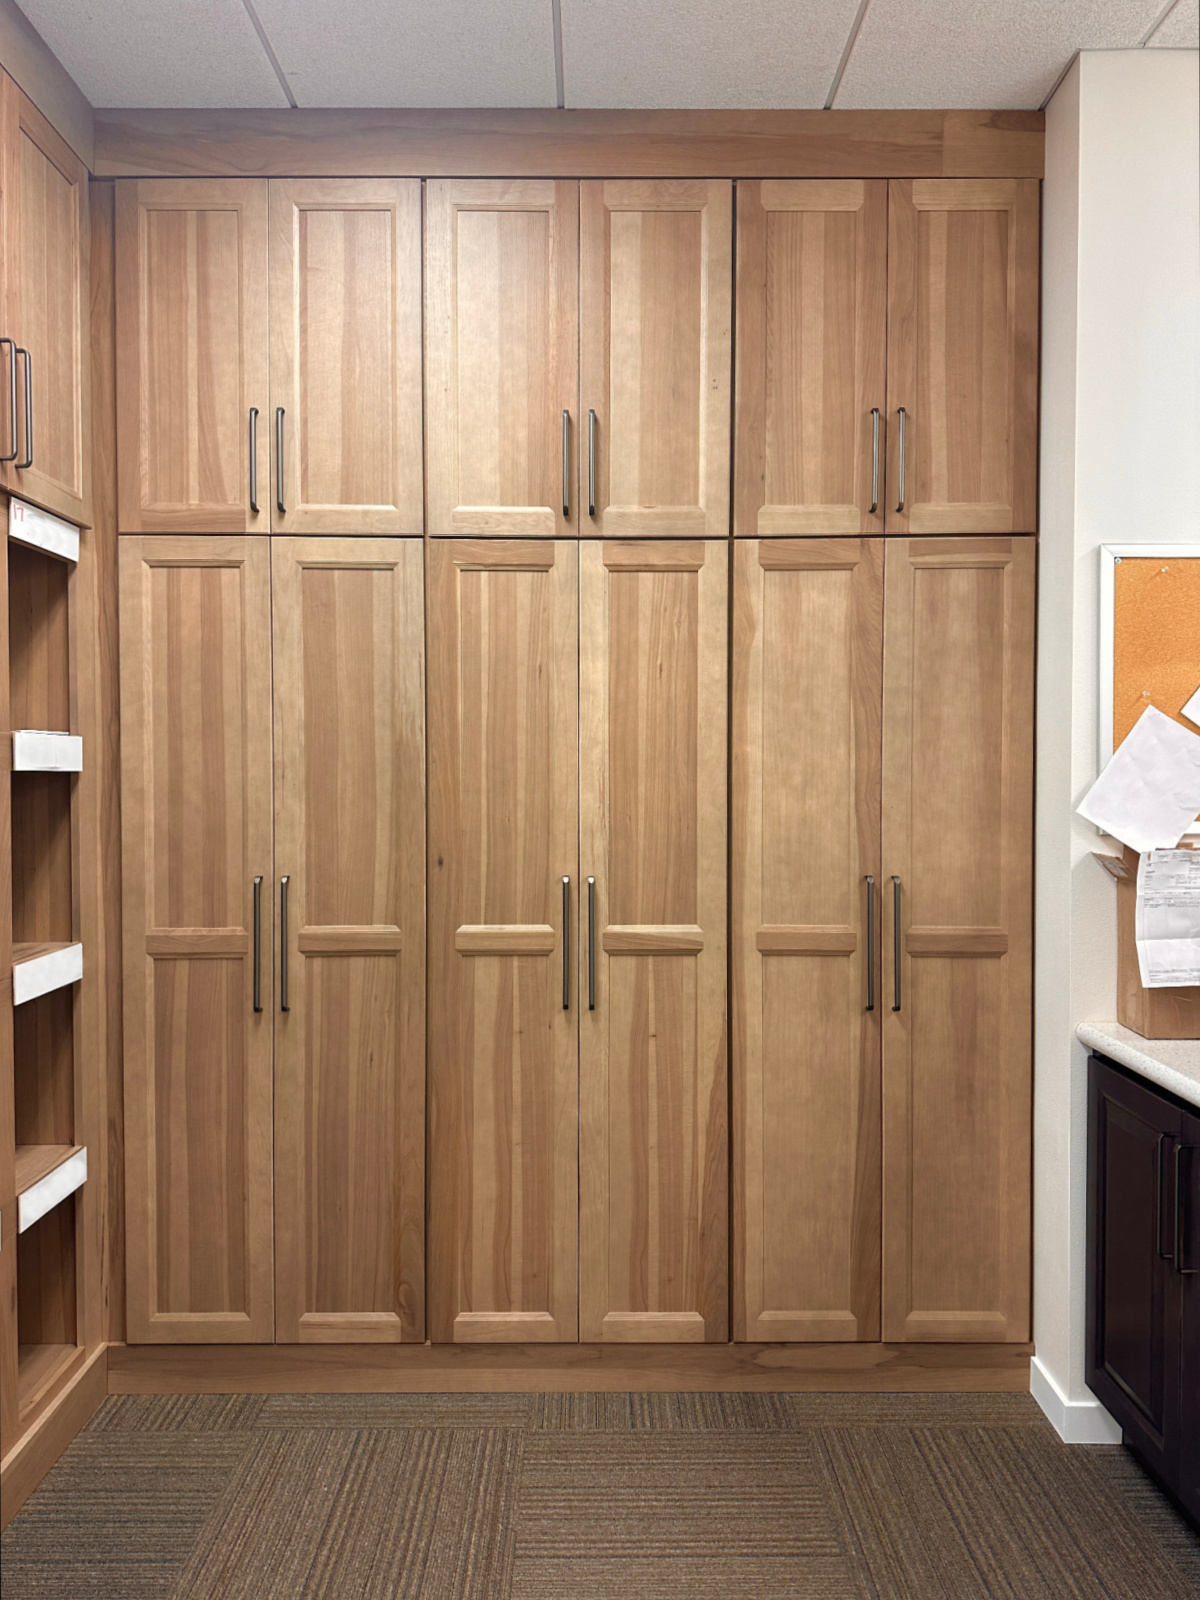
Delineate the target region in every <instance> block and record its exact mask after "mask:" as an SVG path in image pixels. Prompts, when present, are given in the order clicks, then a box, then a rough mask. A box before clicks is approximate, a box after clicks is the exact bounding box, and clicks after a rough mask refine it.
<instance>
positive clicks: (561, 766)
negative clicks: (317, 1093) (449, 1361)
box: [428, 539, 579, 1343]
mask: <svg viewBox="0 0 1200 1600" xmlns="http://www.w3.org/2000/svg"><path fill="white" fill-rule="evenodd" d="M428 549H429V606H428V614H429V776H430V808H429V941H430V950H429V956H430V959H429V1093H430V1107H429V1110H430V1123H429V1151H430V1190H429V1192H430V1218H429V1301H430V1317H429V1321H430V1333H431V1335H432V1337H433V1338H434V1339H435V1340H438V1341H459V1342H467V1343H469V1342H483V1343H488V1342H495V1341H501V1340H504V1341H507V1340H513V1341H516V1342H523V1341H529V1340H550V1341H564V1340H565V1341H570V1340H574V1339H575V1338H576V1336H577V1331H578V1317H577V1312H578V1279H577V1268H578V1254H577V1241H578V1192H579V1191H578V1148H579V1145H578V1115H579V1100H578V1094H579V1062H578V1032H577V1026H578V1015H579V1013H578V1006H579V991H578V985H577V982H576V979H575V976H574V968H573V965H572V963H573V962H574V960H575V939H574V936H573V935H572V934H571V932H570V919H571V918H572V917H573V916H574V914H575V911H576V909H577V905H578V865H577V862H578V848H579V847H578V765H577V753H576V752H577V747H578V732H579V723H578V716H579V706H578V683H579V677H578V671H579V669H578V632H577V619H578V573H579V566H578V559H579V557H578V546H577V545H576V544H575V543H574V542H568V541H562V542H559V541H555V540H550V539H537V540H508V539H486V540H479V541H477V542H476V541H472V540H459V539H434V540H432V541H431V542H430V543H429V547H428ZM564 889H565V891H566V894H565V898H564Z"/></svg>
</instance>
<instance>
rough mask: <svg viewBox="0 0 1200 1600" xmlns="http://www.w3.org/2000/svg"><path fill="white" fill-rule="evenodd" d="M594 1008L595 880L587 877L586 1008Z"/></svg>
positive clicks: (590, 1009)
mask: <svg viewBox="0 0 1200 1600" xmlns="http://www.w3.org/2000/svg"><path fill="white" fill-rule="evenodd" d="M595 1009H596V880H595V878H589V879H588V1010H589V1011H595Z"/></svg>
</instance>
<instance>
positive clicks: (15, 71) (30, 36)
mask: <svg viewBox="0 0 1200 1600" xmlns="http://www.w3.org/2000/svg"><path fill="white" fill-rule="evenodd" d="M0 61H3V62H4V68H5V70H6V71H7V73H8V75H9V76H10V77H11V78H12V80H13V82H14V83H16V84H17V85H18V86H19V87H20V88H21V89H22V90H23V91H24V92H25V94H26V95H27V96H28V97H29V99H30V100H32V101H33V103H34V105H35V106H36V107H37V108H38V110H39V111H40V112H41V113H42V115H43V116H44V117H45V119H46V121H47V122H49V123H50V124H51V125H52V127H53V128H54V130H55V132H56V133H57V134H58V135H59V137H60V138H62V139H64V140H65V141H66V143H67V144H69V145H70V147H71V149H72V150H73V151H74V152H75V154H76V155H77V156H78V157H79V159H80V161H82V162H83V164H84V166H86V167H90V166H91V164H92V160H93V154H94V150H93V122H94V113H93V111H92V107H91V103H90V101H88V100H87V99H86V98H85V97H84V94H83V91H82V90H81V89H80V87H79V85H78V84H77V83H76V82H75V80H74V78H72V77H71V75H70V73H69V72H68V71H67V69H66V68H65V67H64V66H63V64H62V62H61V61H60V60H59V59H58V57H57V56H56V55H54V53H53V52H52V51H51V50H50V47H49V46H48V45H47V44H46V41H45V40H44V39H43V38H42V36H41V34H40V33H38V31H37V29H36V28H35V27H34V26H33V24H32V22H30V21H29V19H28V18H27V17H26V16H25V14H24V13H23V12H22V11H21V10H20V9H19V7H18V6H16V5H15V4H14V0H0Z"/></svg>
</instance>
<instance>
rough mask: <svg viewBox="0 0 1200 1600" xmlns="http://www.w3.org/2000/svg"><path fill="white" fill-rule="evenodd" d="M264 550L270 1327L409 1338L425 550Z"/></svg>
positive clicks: (395, 542)
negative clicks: (271, 939)
mask: <svg viewBox="0 0 1200 1600" xmlns="http://www.w3.org/2000/svg"><path fill="white" fill-rule="evenodd" d="M271 547H272V548H271V567H272V623H273V638H274V707H275V879H274V882H273V884H272V885H271V887H270V890H269V894H270V903H271V912H270V914H271V916H272V918H273V920H274V923H275V927H276V936H277V948H278V950H279V963H280V965H279V972H278V979H277V989H276V1002H277V1003H276V1008H275V1014H274V1019H273V1020H274V1028H275V1263H276V1266H275V1282H276V1336H277V1338H278V1339H279V1340H281V1341H295V1340H303V1341H307V1340H374V1341H382V1342H388V1341H398V1340H413V1339H417V1340H419V1339H423V1338H424V1337H425V1261H424V1216H425V1121H424V1111H425V820H424V819H425V784H424V743H425V740H424V735H425V684H424V672H423V661H424V651H423V641H424V605H423V593H422V588H423V585H422V548H421V544H420V542H419V541H417V540H414V539H365V538H347V539H320V538H314V539H297V538H275V539H272V541H271Z"/></svg>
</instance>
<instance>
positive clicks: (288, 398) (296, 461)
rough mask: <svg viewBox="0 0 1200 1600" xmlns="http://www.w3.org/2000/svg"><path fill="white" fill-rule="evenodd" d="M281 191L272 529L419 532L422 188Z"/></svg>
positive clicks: (277, 197)
mask: <svg viewBox="0 0 1200 1600" xmlns="http://www.w3.org/2000/svg"><path fill="white" fill-rule="evenodd" d="M270 187H271V196H270V211H271V222H270V228H271V407H272V410H271V439H272V450H273V452H274V471H273V475H272V488H271V531H272V532H273V533H358V534H379V533H396V534H420V533H421V531H422V505H423V498H424V490H423V487H422V477H421V185H420V182H419V180H418V179H416V178H304V179H272V181H271V186H270ZM281 453H282V459H281Z"/></svg>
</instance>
